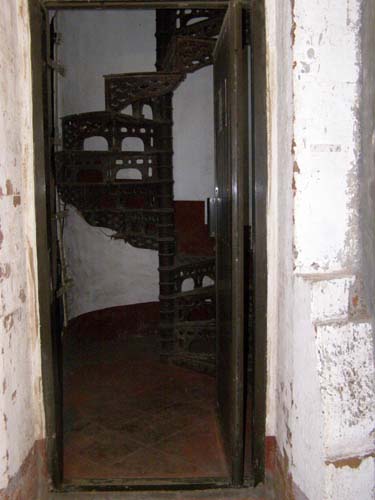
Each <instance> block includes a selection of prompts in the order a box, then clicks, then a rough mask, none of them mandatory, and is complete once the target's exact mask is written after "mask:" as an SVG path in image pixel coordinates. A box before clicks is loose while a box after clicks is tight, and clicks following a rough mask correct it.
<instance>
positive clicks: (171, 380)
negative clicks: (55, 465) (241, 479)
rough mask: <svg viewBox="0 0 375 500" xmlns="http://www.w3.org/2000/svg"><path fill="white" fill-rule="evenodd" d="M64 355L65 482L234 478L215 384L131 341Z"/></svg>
mask: <svg viewBox="0 0 375 500" xmlns="http://www.w3.org/2000/svg"><path fill="white" fill-rule="evenodd" d="M138 347H139V346H138ZM65 351H66V355H65V377H64V380H65V383H64V428H65V437H64V476H65V479H67V480H77V479H89V478H91V479H116V478H117V479H126V478H160V479H168V478H198V477H199V478H203V477H221V478H223V477H227V476H228V471H227V467H226V462H225V457H224V452H223V447H222V442H221V437H220V431H219V426H218V422H217V418H216V410H215V406H216V405H215V392H216V391H215V380H214V378H212V377H210V376H209V375H204V374H200V373H196V372H193V371H190V370H188V369H186V368H181V367H177V366H172V365H167V364H164V363H161V362H159V360H158V359H157V358H156V357H155V355H153V354H152V353H148V354H147V350H145V352H142V349H138V348H137V349H135V350H134V345H131V342H130V344H129V339H128V340H127V341H126V342H120V341H116V342H97V343H96V344H92V345H89V344H88V343H87V342H86V343H83V342H82V341H81V342H80V343H78V344H76V345H73V346H68V347H67V348H66V350H65ZM151 351H152V349H151ZM154 352H156V351H154ZM134 353H135V354H134Z"/></svg>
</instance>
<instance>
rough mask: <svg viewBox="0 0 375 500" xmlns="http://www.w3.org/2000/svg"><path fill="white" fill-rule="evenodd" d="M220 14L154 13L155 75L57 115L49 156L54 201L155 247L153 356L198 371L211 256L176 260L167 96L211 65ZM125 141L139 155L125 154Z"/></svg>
mask: <svg viewBox="0 0 375 500" xmlns="http://www.w3.org/2000/svg"><path fill="white" fill-rule="evenodd" d="M223 17H224V11H222V10H213V9H178V10H171V9H168V10H165V11H164V10H157V14H156V27H157V30H156V39H157V61H156V67H157V69H158V71H156V72H146V73H127V74H114V75H105V76H104V79H105V104H106V110H105V111H97V112H90V113H82V114H78V115H70V116H66V117H64V118H63V120H62V128H63V151H61V152H59V153H57V154H56V160H55V167H56V175H55V177H56V184H57V189H58V191H59V193H60V195H61V198H62V199H63V200H64V201H65V202H66V203H70V204H72V205H74V206H75V207H76V208H77V209H78V210H79V211H80V213H81V214H82V215H83V217H84V218H85V220H86V221H87V222H88V223H89V224H91V225H93V226H100V227H104V228H109V229H111V230H112V231H114V235H113V236H112V237H113V238H117V239H122V240H124V241H125V242H128V243H130V244H131V245H133V246H136V247H140V248H149V249H153V250H158V253H159V281H160V335H161V349H162V353H163V354H164V355H165V357H167V358H168V359H170V360H173V361H174V362H176V363H179V364H183V365H184V366H191V367H192V368H196V367H197V366H198V365H199V366H201V368H202V367H205V368H204V370H205V371H206V370H208V367H211V369H212V366H213V365H212V359H214V357H213V355H214V349H215V345H214V344H215V342H214V337H215V286H214V284H212V283H213V282H214V280H215V258H214V257H196V256H188V255H176V234H175V233H176V231H175V223H174V198H173V163H172V156H173V148H172V146H173V145H172V140H173V138H172V95H173V91H174V90H175V89H176V88H177V87H178V85H180V83H181V82H182V81H183V80H184V79H185V78H186V74H187V73H190V72H193V71H196V70H198V69H200V68H202V67H204V66H207V65H209V64H211V63H212V51H213V48H214V45H215V37H217V35H218V34H219V31H220V29H221V24H222V20H223ZM124 111H126V114H124ZM146 115H147V116H146ZM150 115H151V117H150ZM92 137H101V138H104V139H105V140H106V143H107V146H108V151H85V141H86V139H90V138H92ZM128 138H129V139H130V138H132V139H134V138H136V139H138V140H139V141H140V144H141V147H140V148H139V150H137V151H129V150H128V145H127V140H128ZM205 278H210V280H211V281H210V284H209V285H208V286H204V282H205ZM186 280H192V283H193V288H192V289H191V290H189V291H183V288H184V285H183V283H184V282H185V281H186Z"/></svg>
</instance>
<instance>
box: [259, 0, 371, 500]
mask: <svg viewBox="0 0 375 500" xmlns="http://www.w3.org/2000/svg"><path fill="white" fill-rule="evenodd" d="M362 3H363V5H364V4H365V3H366V2H360V1H357V0H348V1H345V2H343V1H341V0H340V1H336V0H332V1H328V0H327V1H322V2H317V3H311V2H307V1H306V0H295V1H293V2H289V1H282V2H273V1H269V2H268V3H267V5H268V12H267V19H268V41H269V53H268V57H269V61H268V64H269V70H270V74H269V90H270V101H269V103H270V105H269V118H270V129H269V134H270V151H269V153H270V157H269V160H270V166H271V173H270V178H271V182H270V191H269V196H270V197H269V200H270V203H269V242H270V248H269V262H270V275H269V280H270V283H269V285H270V286H269V288H270V290H273V294H272V293H271V295H270V297H269V347H270V350H269V352H270V356H269V371H270V384H269V393H268V403H269V404H268V408H269V412H268V423H267V425H268V429H267V432H268V433H269V434H275V435H276V438H277V443H278V448H279V450H280V456H281V457H283V461H284V464H288V466H287V468H288V469H289V472H290V474H291V478H292V482H293V485H294V486H293V488H292V489H294V493H291V492H290V491H289V493H288V494H289V495H290V494H294V495H295V497H296V498H299V495H302V494H304V495H305V497H307V498H308V499H310V500H321V499H337V500H338V499H340V500H342V499H347V500H349V499H350V500H352V499H354V498H361V499H364V500H370V499H372V498H374V495H375V492H374V489H373V488H374V484H375V483H374V478H375V464H374V424H375V422H374V420H375V397H374V396H375V393H374V358H373V332H372V327H371V320H370V317H369V315H368V312H367V308H366V307H365V305H366V304H365V294H364V292H363V274H362V272H363V269H364V270H365V272H366V269H369V270H370V269H371V271H370V273H372V269H373V268H370V267H367V266H369V265H370V263H371V262H370V260H367V262H366V263H365V264H364V266H363V265H362V264H363V260H362V259H361V246H362V244H363V243H364V241H363V237H362V235H361V232H360V224H359V213H360V212H359V209H360V190H359V177H360V168H361V163H360V146H361V145H360V140H359V135H358V129H359V122H358V111H359V103H360V95H361V92H360V91H361V89H360V70H361V67H363V66H361V62H362V61H361V58H360V55H361V53H360V29H361V6H362ZM364 175H366V173H364ZM367 200H369V204H371V196H370V195H369V197H368V198H367ZM368 221H369V219H367V220H366V221H365V223H366V224H367V228H368V230H367V234H369V232H370V231H369V226H370V224H369V222H368ZM372 231H373V225H372ZM362 234H363V233H362ZM372 237H373V233H371V238H372ZM368 258H369V256H368ZM372 258H373V255H372ZM366 279H367V277H366ZM365 281H366V280H365ZM369 289H370V288H369ZM288 498H290V496H289V497H288Z"/></svg>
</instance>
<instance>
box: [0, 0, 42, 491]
mask: <svg viewBox="0 0 375 500" xmlns="http://www.w3.org/2000/svg"><path fill="white" fill-rule="evenodd" d="M0 11H1V16H0V68H1V86H0V130H1V133H0V172H1V175H0V331H1V335H0V349H1V356H0V387H1V390H0V496H1V495H2V494H3V493H4V491H3V490H4V488H7V485H8V483H11V485H10V487H11V488H12V492H13V493H14V492H15V491H17V487H16V486H17V485H15V484H12V483H14V481H13V482H12V481H11V480H12V478H19V480H20V481H22V478H21V476H22V474H21V472H22V471H23V472H25V473H26V474H28V472H27V471H29V472H30V471H31V470H32V467H33V466H34V465H35V463H36V461H35V454H36V453H40V452H41V450H42V448H43V446H42V445H41V444H40V443H41V441H40V440H41V439H42V438H43V435H44V430H43V427H44V426H43V419H42V382H41V366H40V365H41V361H40V339H39V324H38V320H39V318H38V308H37V286H38V283H37V276H36V269H37V265H36V264H37V262H36V241H35V238H36V236H35V211H34V178H33V176H34V174H33V141H32V101H31V72H30V33H29V19H28V8H27V2H26V1H25V0H18V1H17V2H16V1H14V2H9V1H7V0H1V1H0ZM37 441H39V444H38V445H36V444H35V443H36V442H37ZM33 464H34V465H33ZM34 473H35V470H34ZM37 477H38V475H37V474H35V475H34V476H30V477H29V479H31V478H32V481H33V484H34V486H36V485H37ZM33 491H34V490H33ZM8 493H9V494H11V498H14V497H13V496H12V493H11V492H8ZM4 494H5V493H4ZM25 494H26V493H25ZM26 495H27V494H26ZM18 498H21V497H18ZM23 498H26V496H25V497H23ZM29 498H32V496H30V497H29Z"/></svg>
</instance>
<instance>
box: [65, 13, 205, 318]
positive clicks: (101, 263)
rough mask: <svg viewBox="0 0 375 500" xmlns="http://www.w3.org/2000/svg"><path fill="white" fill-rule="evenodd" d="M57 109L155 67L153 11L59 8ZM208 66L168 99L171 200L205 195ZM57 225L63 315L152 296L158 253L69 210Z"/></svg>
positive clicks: (94, 99) (99, 99) (92, 101)
mask: <svg viewBox="0 0 375 500" xmlns="http://www.w3.org/2000/svg"><path fill="white" fill-rule="evenodd" d="M57 26H58V28H57V29H58V31H59V32H61V33H62V44H61V45H60V46H59V49H58V50H59V60H60V62H61V63H62V64H63V65H64V67H65V70H66V74H65V77H64V78H60V79H59V90H58V96H59V99H58V101H59V105H58V114H59V116H60V117H61V116H63V115H66V114H70V113H82V112H86V111H97V110H102V109H104V79H103V78H102V75H104V74H110V73H126V72H137V71H139V72H144V71H155V57H156V41H155V12H154V11H124V10H122V11H113V10H112V11H60V12H59V13H58V15H57ZM212 85H213V83H212V68H205V69H202V70H201V71H199V72H197V73H195V74H192V75H189V76H188V77H187V79H186V80H185V81H184V82H183V83H182V84H181V86H180V87H179V88H178V89H177V91H176V93H175V96H174V99H173V106H174V175H175V198H176V199H177V200H205V199H206V198H207V197H208V196H210V194H211V193H212V190H213V183H214V180H213V175H214V160H213V151H214V149H213V102H212V94H213V92H212ZM69 213H70V215H69V217H68V218H67V219H66V225H65V228H66V230H65V236H64V239H65V243H66V249H67V256H68V264H69V272H70V275H71V277H72V278H73V281H74V286H73V288H72V289H71V292H70V293H69V315H70V317H71V318H72V317H75V316H77V315H79V314H83V313H85V312H89V311H93V310H96V309H101V308H105V307H111V306H117V305H125V304H133V303H138V302H149V301H156V300H158V293H159V290H158V279H159V275H158V272H157V267H158V256H157V252H155V251H152V250H139V249H134V248H133V247H131V246H130V245H124V243H123V242H121V241H118V240H109V238H108V237H106V236H105V235H104V234H103V231H104V233H106V234H109V235H110V234H113V233H112V232H111V231H109V230H107V229H104V230H103V231H102V230H100V229H99V230H98V229H97V228H93V227H91V226H89V225H88V224H86V223H85V221H84V220H83V219H82V218H81V217H80V215H79V214H78V213H77V211H75V210H74V209H73V208H70V209H69Z"/></svg>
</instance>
